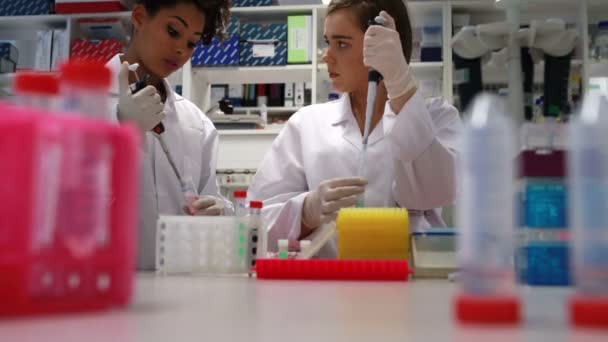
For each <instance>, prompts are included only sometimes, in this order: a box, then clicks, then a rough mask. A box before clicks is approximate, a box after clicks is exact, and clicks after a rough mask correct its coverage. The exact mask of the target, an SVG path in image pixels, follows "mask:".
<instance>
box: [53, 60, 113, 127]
mask: <svg viewBox="0 0 608 342" xmlns="http://www.w3.org/2000/svg"><path fill="white" fill-rule="evenodd" d="M60 79H61V82H60V86H59V89H60V93H61V96H62V106H61V107H62V108H61V109H62V110H63V111H64V112H67V113H75V114H80V115H84V116H87V117H92V118H98V119H104V120H110V119H111V112H112V111H111V110H110V102H109V100H110V98H109V88H110V85H111V82H112V72H111V71H110V69H108V68H107V67H106V66H104V65H103V64H100V63H96V62H90V61H81V60H71V61H69V62H67V63H65V64H63V65H62V66H61V78H60Z"/></svg>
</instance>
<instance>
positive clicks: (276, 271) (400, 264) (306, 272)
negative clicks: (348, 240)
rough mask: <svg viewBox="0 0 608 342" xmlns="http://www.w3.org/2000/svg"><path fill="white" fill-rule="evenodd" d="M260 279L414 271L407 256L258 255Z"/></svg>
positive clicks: (378, 276) (371, 276)
mask: <svg viewBox="0 0 608 342" xmlns="http://www.w3.org/2000/svg"><path fill="white" fill-rule="evenodd" d="M255 271H256V274H257V277H258V278H259V279H286V280H287V279H299V280H380V281H382V280H399V281H407V280H408V278H409V275H410V274H411V273H413V272H412V271H411V270H410V268H409V265H408V262H407V261H406V260H333V259H310V260H304V259H258V260H257V262H256V265H255Z"/></svg>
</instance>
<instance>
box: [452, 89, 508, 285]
mask: <svg viewBox="0 0 608 342" xmlns="http://www.w3.org/2000/svg"><path fill="white" fill-rule="evenodd" d="M471 114H472V115H471V118H470V120H469V121H468V123H467V124H466V126H465V130H464V133H463V137H462V154H461V162H460V165H459V172H460V175H459V179H460V180H461V182H460V190H459V191H460V199H459V204H460V205H459V209H460V212H459V227H460V228H461V232H462V234H461V236H460V239H459V250H458V257H459V264H460V269H461V276H460V281H461V283H462V290H463V293H464V294H465V295H470V296H512V295H513V294H514V291H515V274H514V265H513V254H514V235H515V232H516V230H515V211H514V204H515V203H514V202H515V167H514V157H515V146H516V143H515V138H516V134H515V131H514V128H513V124H512V122H511V120H510V119H509V118H508V117H507V116H506V111H505V110H504V103H503V102H502V100H501V99H500V98H498V97H496V96H491V95H482V96H480V97H478V98H477V99H476V100H475V102H474V104H473V107H472V113H471Z"/></svg>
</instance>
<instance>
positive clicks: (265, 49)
mask: <svg viewBox="0 0 608 342" xmlns="http://www.w3.org/2000/svg"><path fill="white" fill-rule="evenodd" d="M240 50H241V51H240V52H241V56H240V64H241V65H247V66H262V65H286V64H287V42H283V41H275V42H273V43H255V42H241V43H240Z"/></svg>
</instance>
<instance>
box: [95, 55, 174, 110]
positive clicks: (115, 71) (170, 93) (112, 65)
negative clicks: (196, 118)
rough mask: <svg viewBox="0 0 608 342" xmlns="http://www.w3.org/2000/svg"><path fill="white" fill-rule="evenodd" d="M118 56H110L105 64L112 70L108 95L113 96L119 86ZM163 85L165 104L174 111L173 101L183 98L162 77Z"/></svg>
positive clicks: (116, 93)
mask: <svg viewBox="0 0 608 342" xmlns="http://www.w3.org/2000/svg"><path fill="white" fill-rule="evenodd" d="M120 56H122V55H121V54H117V55H115V56H114V57H112V59H111V60H110V61H109V62H108V63H107V64H106V66H107V67H108V68H109V69H110V71H112V75H113V77H112V85H111V86H110V95H111V96H113V97H118V96H119V94H118V90H119V86H118V73H119V72H120V66H121V62H120ZM163 85H164V86H165V91H166V93H167V101H166V104H168V105H170V107H172V109H174V110H173V112H174V111H175V108H174V103H175V102H176V101H181V100H183V98H182V97H181V96H179V95H177V94H176V93H175V92H174V91H173V88H172V87H171V84H170V83H169V81H167V79H163ZM170 112H171V111H168V112H167V114H170Z"/></svg>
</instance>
